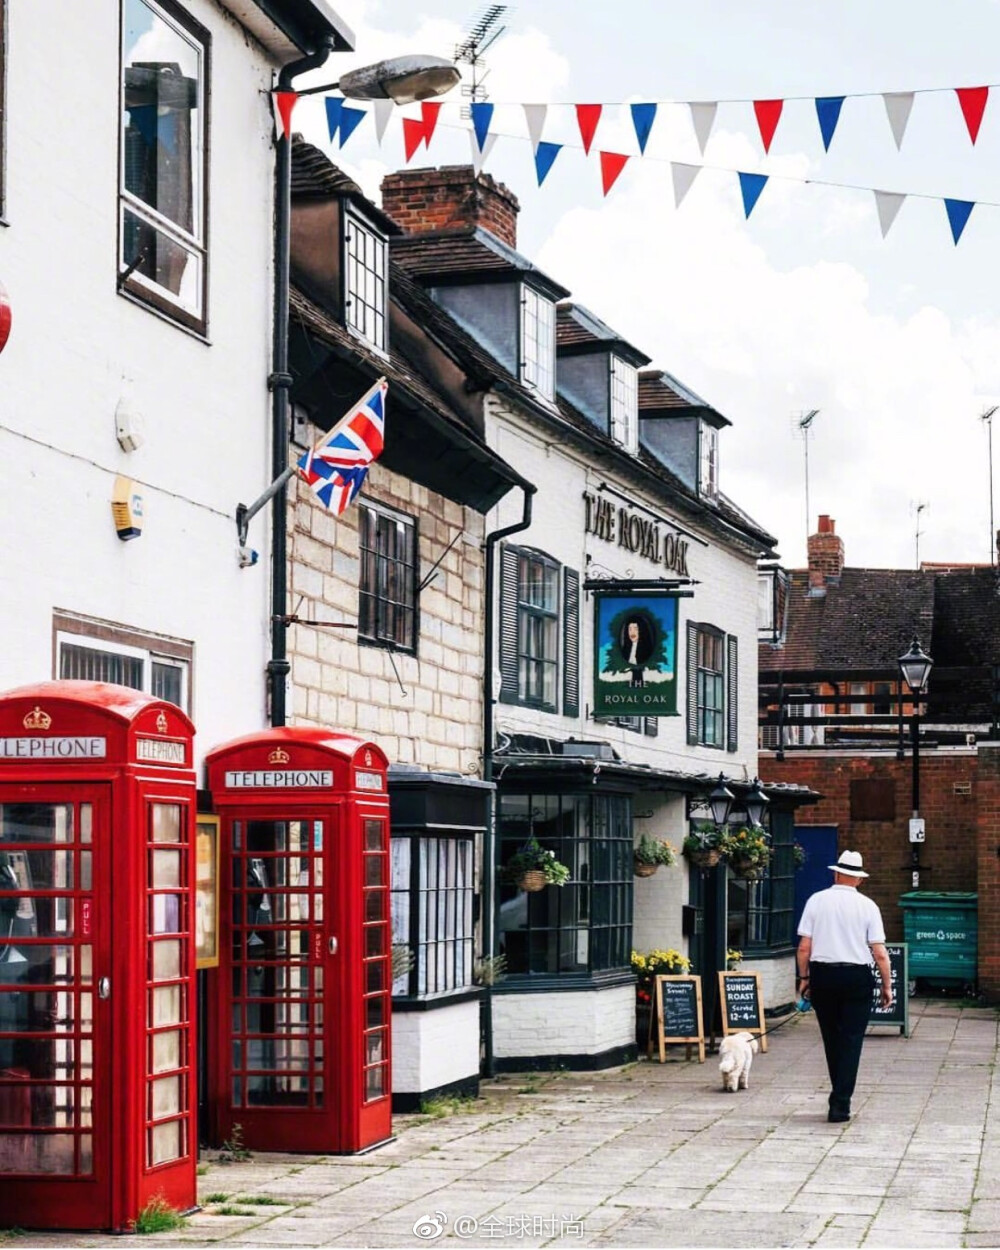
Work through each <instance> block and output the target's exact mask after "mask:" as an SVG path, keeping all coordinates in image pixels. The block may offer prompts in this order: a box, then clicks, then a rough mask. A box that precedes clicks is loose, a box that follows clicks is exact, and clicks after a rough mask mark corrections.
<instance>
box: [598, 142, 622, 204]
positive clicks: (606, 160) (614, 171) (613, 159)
mask: <svg viewBox="0 0 1000 1250" xmlns="http://www.w3.org/2000/svg"><path fill="white" fill-rule="evenodd" d="M627 162H628V157H627V156H623V155H622V154H621V152H602V153H601V185H602V186H603V187H604V194H605V195H607V193H608V192H609V191H610V190H611V188H612V187H613V186H614V185H615V179H616V178H617V177H618V175H619V174H620V173H621V172H622V170H623V169H624V168H625V165H626V163H627Z"/></svg>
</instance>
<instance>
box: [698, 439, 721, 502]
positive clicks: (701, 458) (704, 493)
mask: <svg viewBox="0 0 1000 1250" xmlns="http://www.w3.org/2000/svg"><path fill="white" fill-rule="evenodd" d="M698 494H699V495H701V497H702V498H703V499H712V500H717V499H718V498H719V431H718V430H717V429H716V427H715V426H714V425H710V424H709V423H708V422H707V421H699V422H698Z"/></svg>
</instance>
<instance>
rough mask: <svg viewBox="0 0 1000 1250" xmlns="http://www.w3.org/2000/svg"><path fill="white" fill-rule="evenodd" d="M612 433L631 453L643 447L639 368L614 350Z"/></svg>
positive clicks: (611, 366) (610, 399) (610, 385)
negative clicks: (641, 440)
mask: <svg viewBox="0 0 1000 1250" xmlns="http://www.w3.org/2000/svg"><path fill="white" fill-rule="evenodd" d="M608 433H609V435H610V436H611V438H613V439H614V441H615V442H616V443H620V444H621V446H622V447H624V448H625V450H626V451H627V452H628V453H629V454H630V455H632V456H634V455H635V454H636V452H637V451H638V450H639V370H638V369H637V368H636V367H635V365H630V364H629V362H628V361H627V360H624V359H623V358H622V357H621V356H616V355H615V353H614V352H612V353H611V359H610V363H609V367H608Z"/></svg>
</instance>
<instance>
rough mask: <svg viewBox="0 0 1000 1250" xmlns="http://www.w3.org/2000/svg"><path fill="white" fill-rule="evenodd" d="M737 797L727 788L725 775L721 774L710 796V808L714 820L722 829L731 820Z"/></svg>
mask: <svg viewBox="0 0 1000 1250" xmlns="http://www.w3.org/2000/svg"><path fill="white" fill-rule="evenodd" d="M735 798H736V796H735V795H734V794H733V792H732V790H729V789H727V788H726V778H725V774H723V773H719V780H718V781H717V782H716V783H715V789H714V790H713V791H712V793H711V794H710V795H709V796H708V806H709V808H710V809H711V812H712V820H713V821H714V822H715V823H716V824H717V825H719V826H720V827H721V826H722V825H724V824H725V823H726V821H727V820H728V819H729V813H730V812H731V811H732V808H733V802H734V801H735Z"/></svg>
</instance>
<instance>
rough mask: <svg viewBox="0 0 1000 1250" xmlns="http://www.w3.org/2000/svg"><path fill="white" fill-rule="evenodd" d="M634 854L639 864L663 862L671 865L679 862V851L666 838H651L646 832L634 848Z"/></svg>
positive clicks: (667, 865)
mask: <svg viewBox="0 0 1000 1250" xmlns="http://www.w3.org/2000/svg"><path fill="white" fill-rule="evenodd" d="M632 855H633V857H634V859H635V862H636V863H637V864H656V865H659V864H663V865H664V866H666V867H669V866H670V865H671V864H675V863H676V862H677V851H676V850H675V849H674V847H673V846H672V845H671V844H670V843H669V842H668V841H667V840H666V839H665V838H651V837H650V836H649V834H648V833H644V834H643V835H642V837H641V838H640V839H639V842H638V844H637V845H636V846H635V847H634V848H633V850H632Z"/></svg>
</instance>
